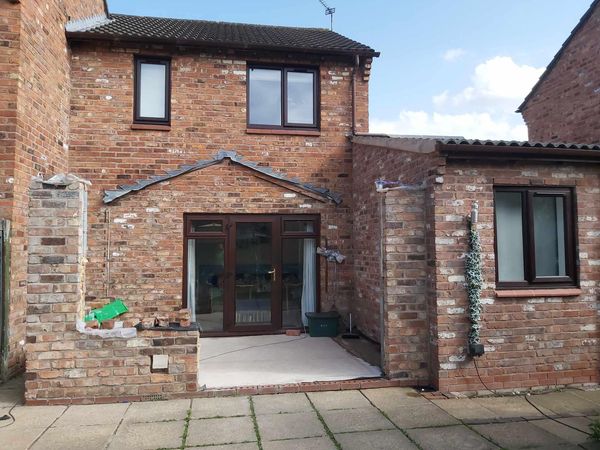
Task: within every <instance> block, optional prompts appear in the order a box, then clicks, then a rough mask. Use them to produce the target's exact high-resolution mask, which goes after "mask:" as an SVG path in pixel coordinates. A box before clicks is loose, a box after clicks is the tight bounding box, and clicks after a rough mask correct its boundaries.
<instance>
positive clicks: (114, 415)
mask: <svg viewBox="0 0 600 450" xmlns="http://www.w3.org/2000/svg"><path fill="white" fill-rule="evenodd" d="M129 405H130V404H129V403H113V404H107V405H74V406H70V407H69V408H68V409H67V410H66V411H65V413H64V414H63V415H62V416H60V418H59V419H58V420H57V421H56V422H55V423H54V426H55V427H70V428H72V427H75V426H80V425H112V424H115V425H116V424H118V423H119V422H120V421H121V419H122V418H123V416H124V415H125V411H127V408H129Z"/></svg>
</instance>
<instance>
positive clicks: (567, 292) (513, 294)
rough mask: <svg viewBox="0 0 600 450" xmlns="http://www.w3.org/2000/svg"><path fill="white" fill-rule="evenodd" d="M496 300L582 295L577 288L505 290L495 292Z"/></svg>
mask: <svg viewBox="0 0 600 450" xmlns="http://www.w3.org/2000/svg"><path fill="white" fill-rule="evenodd" d="M495 293H496V297H498V298H525V297H576V296H578V295H581V294H582V290H581V289H578V288H561V289H506V290H496V291H495Z"/></svg>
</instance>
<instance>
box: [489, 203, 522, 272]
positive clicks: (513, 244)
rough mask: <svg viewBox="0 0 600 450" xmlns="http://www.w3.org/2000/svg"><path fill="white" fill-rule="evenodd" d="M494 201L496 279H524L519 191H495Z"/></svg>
mask: <svg viewBox="0 0 600 450" xmlns="http://www.w3.org/2000/svg"><path fill="white" fill-rule="evenodd" d="M495 201H496V240H497V242H496V244H497V247H498V255H497V257H498V280H499V281H524V280H525V269H524V264H523V208H522V203H521V202H522V196H521V193H519V192H497V193H496V197H495Z"/></svg>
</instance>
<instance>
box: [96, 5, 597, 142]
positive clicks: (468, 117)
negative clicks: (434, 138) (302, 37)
mask: <svg viewBox="0 0 600 450" xmlns="http://www.w3.org/2000/svg"><path fill="white" fill-rule="evenodd" d="M591 2H592V0H326V3H328V4H329V6H331V7H335V8H336V12H335V15H334V23H333V29H334V31H337V32H338V33H341V34H343V35H345V36H348V37H350V38H352V39H354V40H357V41H359V42H362V43H364V44H367V45H369V46H371V47H372V48H374V49H375V50H377V51H379V52H381V56H380V57H379V58H377V59H376V60H375V61H374V63H373V69H372V72H371V81H370V105H369V113H370V124H369V125H370V131H371V132H380V133H390V134H405V135H406V134H419V135H438V136H440V135H444V136H464V137H467V138H478V139H518V140H525V139H527V128H526V126H525V124H524V122H523V120H522V118H521V115H520V114H517V113H515V110H516V109H517V107H518V106H519V105H520V104H521V102H522V101H523V99H524V98H525V96H526V95H527V94H528V93H529V91H530V89H531V87H532V86H533V85H534V84H535V82H536V81H537V79H538V78H539V76H540V75H541V74H542V73H543V71H544V68H545V67H546V65H548V63H550V61H551V60H552V58H553V57H554V55H555V54H556V52H557V51H558V50H559V48H560V46H561V45H562V43H563V42H564V40H565V39H566V38H567V37H568V35H569V33H570V32H571V30H572V29H573V28H574V27H575V25H576V24H577V22H578V21H579V18H580V17H581V16H582V15H583V14H584V13H585V11H586V10H587V8H588V7H589V5H590V4H591ZM108 5H109V9H110V11H111V12H114V13H123V14H136V15H147V16H158V17H178V18H191V19H205V20H219V21H225V22H244V23H261V24H270V25H288V26H301V27H303V26H306V27H329V17H328V16H325V14H324V9H323V6H322V5H321V4H320V3H319V0H252V1H248V0H219V1H208V0H169V1H164V0H108Z"/></svg>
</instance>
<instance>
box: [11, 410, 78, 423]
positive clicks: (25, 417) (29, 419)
mask: <svg viewBox="0 0 600 450" xmlns="http://www.w3.org/2000/svg"><path fill="white" fill-rule="evenodd" d="M66 409H67V407H66V406H17V407H16V408H14V409H13V410H12V415H13V416H14V418H15V422H16V423H18V424H19V425H20V424H23V423H26V424H27V426H30V427H34V428H37V427H40V428H46V427H49V426H50V425H52V423H53V422H54V421H55V420H56V419H57V418H59V417H60V415H61V414H62V413H64V412H65V410H66Z"/></svg>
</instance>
